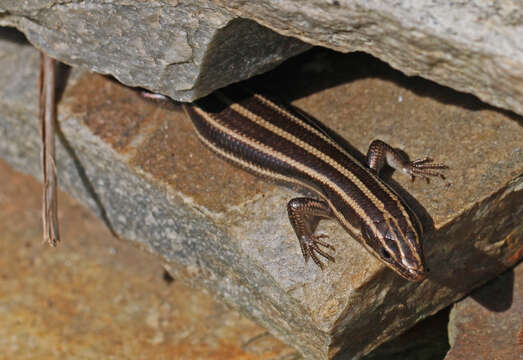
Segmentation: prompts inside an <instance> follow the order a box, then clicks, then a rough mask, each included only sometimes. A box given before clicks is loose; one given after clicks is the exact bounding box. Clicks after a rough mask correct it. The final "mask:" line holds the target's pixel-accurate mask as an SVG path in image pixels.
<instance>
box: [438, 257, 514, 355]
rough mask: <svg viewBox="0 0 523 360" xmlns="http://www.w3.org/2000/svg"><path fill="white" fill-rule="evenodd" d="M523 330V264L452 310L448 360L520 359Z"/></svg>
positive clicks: (475, 292)
mask: <svg viewBox="0 0 523 360" xmlns="http://www.w3.org/2000/svg"><path fill="white" fill-rule="evenodd" d="M522 328H523V264H519V265H518V266H516V267H515V268H514V269H513V270H510V271H508V272H506V273H504V274H503V275H501V276H500V277H499V278H497V279H495V280H493V281H491V282H489V283H488V284H487V285H485V286H483V287H482V288H481V289H478V290H476V291H474V292H473V293H472V294H471V296H468V297H467V298H465V299H464V300H462V301H460V302H459V303H457V304H456V305H455V306H454V307H453V308H452V311H451V313H450V322H449V340H450V344H451V346H452V348H451V349H450V351H449V353H448V354H447V356H446V357H445V360H458V359H477V360H490V359H507V360H508V359H520V358H521V356H522V355H523V343H522V342H521V339H518V332H521V331H522V330H521V329H522ZM519 336H521V335H519Z"/></svg>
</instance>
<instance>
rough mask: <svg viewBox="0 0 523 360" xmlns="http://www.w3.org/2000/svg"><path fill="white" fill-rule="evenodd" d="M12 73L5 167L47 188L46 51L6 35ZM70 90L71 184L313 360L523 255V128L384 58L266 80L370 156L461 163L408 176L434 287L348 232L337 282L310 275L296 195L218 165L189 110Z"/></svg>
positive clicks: (81, 84)
mask: <svg viewBox="0 0 523 360" xmlns="http://www.w3.org/2000/svg"><path fill="white" fill-rule="evenodd" d="M3 38H4V37H2V39H3ZM0 64H1V66H0V103H1V106H0V156H2V158H4V159H6V160H7V161H8V162H9V163H10V164H12V165H13V166H14V167H16V168H17V169H20V170H23V171H25V172H28V173H31V174H34V175H35V176H38V177H39V176H40V170H39V154H40V151H39V136H38V130H37V118H36V114H37V96H36V78H37V69H38V52H37V51H36V50H35V49H33V48H31V47H29V46H24V45H22V44H20V43H16V42H9V41H6V40H5V39H4V40H1V42H0ZM354 69H357V71H355V70H354ZM290 79H293V81H292V82H291V81H289V80H290ZM67 80H68V81H67V86H66V87H65V91H64V92H63V95H62V97H61V102H60V106H59V109H58V113H59V128H60V135H59V137H58V138H59V141H58V146H57V149H58V156H57V167H58V172H59V178H60V185H61V187H62V188H63V189H65V190H66V191H67V192H68V193H70V194H72V195H73V196H74V197H75V198H77V199H78V200H79V201H81V202H82V203H84V204H86V205H87V206H88V207H89V208H91V209H92V210H93V211H94V212H95V213H96V214H98V215H99V216H100V217H101V218H102V219H103V220H104V221H105V222H106V223H107V224H108V226H109V227H110V228H111V229H112V230H113V231H114V232H115V233H116V234H118V235H119V236H120V237H121V238H122V239H125V240H127V241H130V242H133V243H136V244H137V245H139V246H140V247H142V248H144V249H146V250H148V251H150V252H152V253H154V254H157V255H158V256H159V259H162V260H163V261H164V262H165V263H166V264H167V266H168V268H169V269H170V271H171V272H172V274H173V277H174V278H175V279H180V280H183V281H185V282H187V283H189V284H192V285H193V286H196V287H204V288H206V289H208V291H210V292H211V293H212V294H215V295H216V296H217V297H218V298H220V299H222V300H224V301H226V302H227V303H229V304H231V305H232V306H234V308H236V309H239V310H240V311H241V312H242V313H244V314H246V315H248V316H250V317H251V318H253V319H255V320H256V321H257V322H258V323H260V324H261V325H263V326H264V327H266V328H267V329H268V330H269V331H270V332H271V333H272V334H274V335H276V336H277V337H279V338H280V339H282V340H283V341H284V342H286V343H287V344H291V345H292V346H293V347H295V348H296V349H298V350H299V351H300V352H301V353H302V354H303V355H304V356H305V357H306V358H310V359H326V358H328V357H333V356H346V357H347V358H357V357H360V356H362V355H363V354H366V353H368V352H369V351H371V350H372V349H373V348H375V347H377V346H378V345H379V344H381V343H383V342H384V341H386V340H388V339H390V338H392V337H394V336H397V335H398V334H399V333H401V332H403V331H405V330H406V329H408V328H409V327H411V326H412V325H414V324H415V323H416V322H418V321H419V320H421V319H423V318H425V317H427V316H429V315H430V314H433V313H435V312H437V311H438V310H440V309H442V308H444V307H446V306H448V305H449V304H450V303H452V302H453V301H456V300H457V299H459V298H461V297H463V296H464V295H466V294H467V293H469V292H470V291H471V290H472V289H473V288H475V287H477V286H479V285H481V284H482V283H483V282H485V281H487V280H488V279H490V278H492V277H494V276H496V275H497V274H499V273H501V272H502V271H504V270H505V269H507V268H509V267H511V266H513V265H514V264H516V263H517V262H518V261H519V260H520V259H521V258H522V255H523V251H522V237H523V236H522V232H523V229H522V227H523V226H522V219H523V216H522V211H523V201H522V188H523V186H522V182H523V180H522V176H521V174H522V170H523V153H522V151H521V138H522V136H523V130H522V128H521V126H520V124H519V122H520V121H521V119H519V118H517V117H510V116H508V115H507V114H506V113H503V112H499V111H496V110H495V109H492V108H490V107H488V106H486V105H484V104H482V103H480V102H479V101H477V99H475V98H473V97H470V96H466V95H463V94H459V93H456V92H454V91H451V90H450V89H448V88H444V87H441V86H437V85H435V84H433V83H430V82H428V81H424V80H422V79H419V78H418V79H407V78H405V77H404V76H402V75H401V74H399V73H398V72H396V71H393V70H391V69H390V68H389V67H387V66H386V65H384V64H383V63H381V62H378V61H376V60H374V59H372V58H371V57H369V56H365V55H362V54H355V55H352V56H347V55H341V54H336V53H333V52H330V51H325V50H320V49H318V50H316V51H314V52H312V53H308V54H307V56H303V57H299V58H296V59H295V60H293V61H290V62H288V63H286V64H285V65H284V66H282V67H281V68H279V69H278V70H277V71H274V72H271V73H270V74H267V75H266V76H264V77H262V78H259V79H257V84H258V85H260V86H262V85H264V86H265V87H266V88H267V90H268V91H269V92H270V93H271V94H272V95H273V96H274V97H276V98H280V99H282V100H283V101H284V102H290V103H292V104H293V105H295V106H297V107H298V108H300V109H302V110H303V111H306V112H308V113H309V114H311V115H312V116H315V117H317V118H318V119H321V120H322V122H323V123H324V124H326V125H327V126H329V127H330V128H332V129H333V130H334V131H336V132H337V133H339V134H340V135H341V136H343V137H345V138H346V139H347V141H348V142H349V143H350V144H351V145H353V146H354V147H355V148H356V149H358V150H359V151H361V152H364V151H366V148H367V146H368V144H369V143H370V141H371V140H372V139H374V138H381V139H382V140H385V141H387V142H390V143H391V144H392V145H393V146H398V147H401V148H402V149H404V150H405V151H406V152H408V153H409V154H411V156H413V157H417V156H420V157H422V156H425V155H427V154H429V155H431V156H432V157H434V158H436V159H437V161H442V162H445V163H447V165H449V166H450V170H449V172H448V174H447V175H448V179H449V180H448V181H449V182H450V183H447V182H446V181H437V180H436V181H433V182H432V183H431V184H430V185H427V184H426V183H425V182H423V181H417V182H415V183H410V181H409V180H408V179H405V178H403V177H401V176H399V175H397V174H394V179H397V181H398V183H396V186H398V187H401V186H403V187H404V190H401V188H400V191H404V192H405V193H407V192H408V194H411V197H409V199H410V200H408V201H409V202H411V203H412V204H413V206H416V209H417V210H418V211H419V214H420V216H421V217H422V219H423V222H424V223H425V225H426V228H427V232H426V236H425V239H424V244H425V253H426V258H427V262H428V266H429V267H430V269H431V273H430V276H429V277H428V278H427V279H426V280H424V281H423V282H421V283H412V282H408V281H406V280H403V279H401V278H400V277H398V276H397V275H395V274H394V273H393V272H392V271H390V270H388V269H387V268H385V267H384V266H383V265H381V263H380V262H379V261H378V260H376V259H375V258H373V257H372V256H371V255H369V254H368V253H367V252H366V251H365V250H364V249H363V248H362V247H361V245H360V244H358V243H357V242H356V241H354V240H353V239H351V238H350V237H349V236H348V235H347V234H346V233H345V231H344V230H343V229H342V228H341V227H340V226H339V225H338V224H337V223H335V222H322V223H320V229H319V230H320V232H324V233H328V234H329V241H330V242H331V243H332V244H333V245H334V246H335V247H336V249H337V251H336V254H335V256H336V260H337V261H336V263H334V264H329V266H328V267H327V268H326V269H325V271H323V272H322V271H320V270H319V269H318V268H317V267H316V266H315V265H314V264H312V263H308V264H305V263H304V261H303V259H302V257H301V254H300V250H299V246H298V243H297V240H296V238H295V235H294V234H293V231H292V228H291V226H290V224H289V222H288V220H287V217H286V210H285V205H286V202H287V201H288V200H289V199H290V198H292V197H294V196H296V195H297V194H296V193H295V192H294V191H292V190H290V189H285V188H282V187H279V186H276V185H274V184H269V183H267V182H265V181H263V180H261V179H258V178H255V177H253V176H251V175H250V174H247V173H244V172H243V171H240V170H238V169H236V168H234V167H232V166H230V165H229V164H227V163H226V162H224V161H222V160H220V159H218V158H217V157H216V156H215V155H213V154H212V153H211V152H210V151H208V150H207V149H206V148H204V147H203V146H202V145H201V144H200V143H199V141H198V140H197V138H196V136H195V134H194V132H193V130H192V125H191V124H190V122H189V121H188V120H187V119H185V117H184V116H183V114H182V113H181V112H180V111H175V110H168V109H165V108H162V107H159V106H157V105H156V104H152V103H150V102H147V101H145V100H144V99H142V98H141V97H140V96H139V95H138V94H137V93H136V92H135V91H134V90H132V89H129V88H127V87H124V86H122V85H120V84H118V83H116V82H114V81H111V80H110V79H107V78H105V77H102V76H100V75H94V74H90V73H87V72H85V71H81V70H78V69H73V70H72V71H71V72H70V74H69V77H68V79H67ZM348 119H349V120H348ZM400 139H401V140H400ZM412 198H415V199H416V201H414V200H413V199H412ZM429 214H430V216H429ZM431 217H432V218H431ZM61 221H62V222H66V221H67V214H64V213H62V214H61ZM432 223H433V225H434V227H435V228H434V229H433V231H432ZM63 241H64V242H67V239H66V238H64V239H63ZM58 251H59V249H58Z"/></svg>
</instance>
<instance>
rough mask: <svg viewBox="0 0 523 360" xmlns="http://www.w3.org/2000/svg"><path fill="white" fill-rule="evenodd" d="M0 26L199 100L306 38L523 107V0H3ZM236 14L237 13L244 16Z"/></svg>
mask: <svg viewBox="0 0 523 360" xmlns="http://www.w3.org/2000/svg"><path fill="white" fill-rule="evenodd" d="M2 11H3V12H4V14H3V15H2V16H1V17H0V24H4V25H7V24H8V25H13V26H16V27H17V28H19V29H20V30H22V31H24V32H25V33H26V34H27V36H28V38H29V39H30V41H31V42H32V43H33V44H35V45H36V46H37V47H40V48H42V49H44V50H45V51H46V52H47V53H49V54H51V55H53V56H55V57H56V58H58V59H59V60H61V61H63V62H66V63H69V64H74V65H82V66H86V67H88V68H89V69H91V70H93V71H96V72H100V73H110V74H112V75H114V76H115V77H116V78H118V79H119V80H120V81H121V82H123V83H125V84H127V85H131V86H142V87H146V88H149V89H151V90H153V91H156V92H161V93H164V94H167V95H169V96H171V97H173V98H175V99H177V100H185V101H189V100H193V99H195V98H197V97H201V96H203V95H205V94H207V93H209V92H211V91H212V90H213V89H216V88H219V87H222V86H224V85H226V84H229V83H231V82H236V81H239V80H243V79H246V78H248V77H250V76H252V75H254V74H258V73H261V72H263V71H266V70H268V69H270V68H272V67H274V66H275V65H276V64H278V63H279V62H281V61H282V60H284V59H285V58H287V57H289V56H292V55H294V54H297V53H299V52H301V51H303V50H304V49H306V48H307V45H305V44H304V43H301V42H300V41H297V40H294V39H292V38H285V37H282V36H278V35H276V34H275V33H273V32H272V31H269V30H268V29H267V28H264V27H261V26H258V25H257V24H256V23H254V22H253V21H251V20H247V19H252V20H255V21H256V22H258V23H260V24H262V25H265V26H267V27H268V28H271V29H273V30H275V31H277V32H278V33H280V34H283V35H287V36H292V37H295V38H298V39H301V40H303V41H305V42H307V43H310V44H314V45H321V46H326V47H330V48H332V49H336V50H338V51H343V52H348V51H356V50H363V51H365V52H368V53H371V54H373V55H374V56H377V57H378V58H380V59H382V60H384V61H386V62H388V63H389V64H391V65H392V66H393V67H395V68H396V69H399V70H401V71H403V72H404V73H406V74H409V75H421V76H423V77H426V78H429V79H431V80H434V81H436V82H438V83H440V84H444V85H447V86H449V87H452V88H454V89H457V90H460V91H465V92H469V93H472V94H475V95H476V96H478V97H479V98H480V99H482V100H484V101H486V102H488V103H490V104H493V105H495V106H499V107H502V108H505V109H510V110H512V111H515V112H517V113H519V114H523V101H522V100H521V99H523V6H522V5H521V3H520V2H519V1H513V0H507V1H503V2H496V3H495V4H493V3H492V2H491V1H485V0H482V1H473V2H469V1H452V2H449V1H445V0H437V1H434V0H422V1H415V2H413V1H409V0H403V1H395V2H390V1H382V0H381V1H380V0H373V1H369V0H357V1H354V0H336V1H324V0H321V1H320V0H285V1H281V0H260V1H246V0H181V1H167V0H155V1H145V2H144V1H137V0H132V1H125V2H124V1H111V2H107V1H101V0H96V1H88V2H85V1H68V2H62V1H58V0H35V1H16V0H0V13H1V12H2ZM231 14H236V15H237V16H240V18H235V17H234V16H233V15H231Z"/></svg>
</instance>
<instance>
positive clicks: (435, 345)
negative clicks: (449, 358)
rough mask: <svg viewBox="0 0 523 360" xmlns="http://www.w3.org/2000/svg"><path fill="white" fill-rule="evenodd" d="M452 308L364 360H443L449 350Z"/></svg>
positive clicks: (380, 348) (385, 345) (413, 328)
mask: <svg viewBox="0 0 523 360" xmlns="http://www.w3.org/2000/svg"><path fill="white" fill-rule="evenodd" d="M449 312H450V307H448V308H446V309H443V310H441V311H440V312H438V313H437V314H435V315H433V316H430V317H428V318H426V319H424V320H422V321H420V322H419V323H417V324H416V325H415V326H414V327H412V328H410V329H409V330H407V331H406V332H404V333H403V334H401V335H400V336H398V337H397V338H394V339H392V340H390V341H388V342H386V343H384V344H382V345H380V346H379V347H378V348H376V349H375V350H373V351H372V352H371V353H370V354H368V355H366V356H364V357H363V358H362V359H363V360H441V359H443V358H444V357H445V355H446V354H447V352H448V350H449V341H448V331H447V325H448V321H449Z"/></svg>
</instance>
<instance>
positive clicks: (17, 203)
mask: <svg viewBox="0 0 523 360" xmlns="http://www.w3.org/2000/svg"><path fill="white" fill-rule="evenodd" d="M0 174H2V182H1V184H2V186H1V187H0V229H1V231H0V251H1V252H2V256H0V278H1V279H2V281H0V316H1V320H0V324H1V326H0V349H2V351H1V355H0V357H1V358H2V359H17V360H26V359H27V360H29V359H39V360H54V359H86V360H98V359H158V360H170V359H176V360H209V359H215V360H220V359H231V360H240V359H241V360H255V359H267V360H297V359H298V358H299V357H298V356H297V355H296V352H295V350H293V349H292V348H290V347H288V346H286V345H284V344H283V343H282V342H280V341H278V340H277V339H275V338H274V337H272V336H271V335H269V334H268V333H267V331H266V330H265V329H263V328H262V327H260V326H258V325H256V324H254V323H253V322H252V321H250V320H248V319H246V318H245V317H243V316H241V315H240V314H238V312H236V311H234V310H232V309H230V308H227V307H226V306H225V305H223V304H220V303H218V302H217V301H216V300H214V299H213V298H212V297H211V296H209V294H206V293H204V292H203V291H201V290H200V291H199V290H194V289H191V288H189V287H188V286H186V285H183V283H182V282H181V281H179V280H178V279H172V278H171V279H169V278H165V277H164V276H162V275H163V274H164V270H163V269H162V266H161V264H160V263H159V262H158V259H157V258H156V257H155V256H152V255H150V254H147V253H145V252H144V251H141V250H140V249H138V248H137V247H135V246H132V244H130V243H128V242H124V241H120V240H118V239H117V238H115V237H114V235H112V234H111V233H110V231H109V230H108V229H107V227H106V226H105V225H104V223H103V222H102V221H100V219H98V218H96V217H95V216H94V215H93V214H91V213H89V211H88V210H87V209H86V208H85V207H83V206H81V205H80V204H79V203H78V202H76V201H74V200H73V199H71V197H69V196H67V195H66V194H64V193H60V195H59V196H60V213H61V215H62V219H64V217H63V216H65V219H67V220H66V221H63V222H62V223H61V225H62V227H61V230H62V235H63V236H64V239H65V241H64V242H63V243H61V244H60V247H59V248H57V249H52V248H49V247H48V246H46V245H45V244H43V243H42V234H41V233H42V224H41V217H40V211H41V206H42V205H41V200H42V185H41V184H40V183H39V182H37V181H36V180H35V179H34V178H32V177H30V176H28V175H25V174H21V173H19V172H16V171H15V170H13V169H12V168H11V167H10V166H9V165H7V164H6V163H5V162H4V161H1V160H0ZM65 219H64V220H65ZM55 250H56V251H55Z"/></svg>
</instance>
